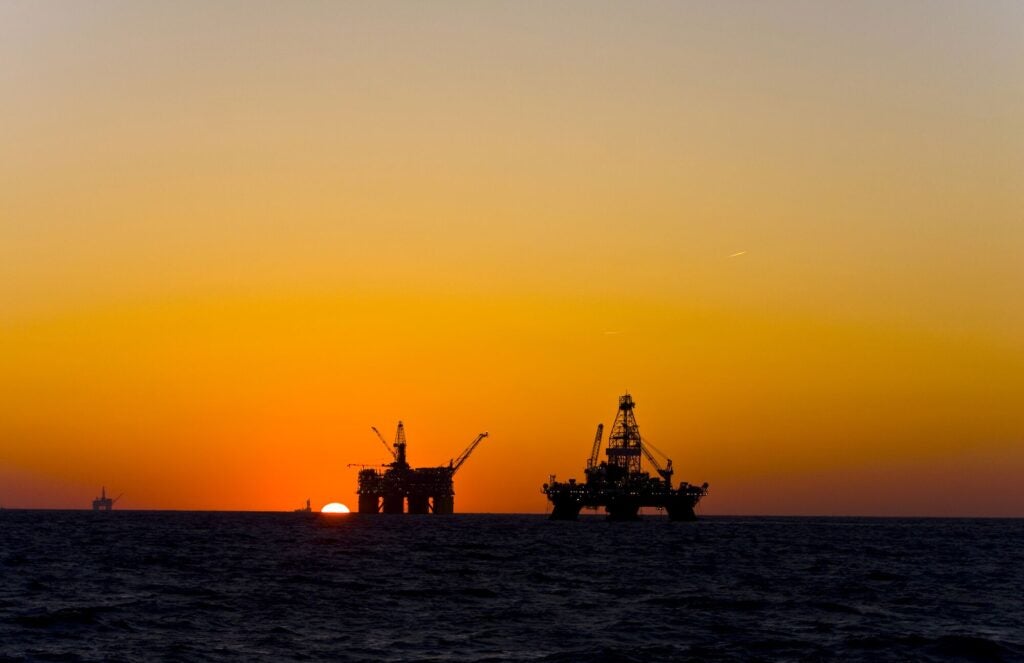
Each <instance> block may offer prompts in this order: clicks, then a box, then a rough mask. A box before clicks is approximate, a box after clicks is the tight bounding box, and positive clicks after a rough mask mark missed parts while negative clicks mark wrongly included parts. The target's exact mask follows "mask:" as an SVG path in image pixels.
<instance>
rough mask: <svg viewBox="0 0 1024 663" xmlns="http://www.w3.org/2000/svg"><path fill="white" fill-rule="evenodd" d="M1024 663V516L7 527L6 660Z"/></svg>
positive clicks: (39, 517) (0, 641) (131, 522)
mask: <svg viewBox="0 0 1024 663" xmlns="http://www.w3.org/2000/svg"><path fill="white" fill-rule="evenodd" d="M159 659H177V660H432V659H435V660H436V659H443V660H449V659H450V660H540V661H584V660H597V661H602V660H603V661H619V660H623V661H666V660H734V661H751V660H864V661H879V660H900V661H902V660H936V661H945V660H987V661H999V660H1024V521H1022V520H891V519H812V518H705V519H703V520H701V521H700V522H697V523H669V522H666V521H664V520H663V519H660V518H658V519H655V518H652V519H650V520H647V521H644V522H639V523H607V522H604V521H603V520H601V519H598V518H591V519H587V520H584V521H583V522H578V523H565V522H549V521H547V520H546V519H544V518H543V517H542V516H486V515H461V516H459V515H457V516H451V517H439V518H438V517H430V516H405V517H403V516H392V517H387V516H378V517H365V516H364V517H359V516H347V517H344V516H343V517H333V518H331V517H325V516H319V515H316V514H290V513H289V514H269V513H184V512H179V513H173V512H171V513H167V512H164V513H160V512H114V513H110V514H94V513H91V512H43V511H35V512H33V511H3V512H0V660H14V661H20V660H134V661H151V660H159Z"/></svg>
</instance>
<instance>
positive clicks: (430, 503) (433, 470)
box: [349, 421, 487, 514]
mask: <svg viewBox="0 0 1024 663" xmlns="http://www.w3.org/2000/svg"><path fill="white" fill-rule="evenodd" d="M371 430H372V431H373V432H374V434H375V435H376V436H377V439H379V440H380V441H381V442H382V443H383V444H384V447H385V448H386V449H387V450H388V453H389V454H390V455H391V458H392V462H390V463H387V464H385V465H380V466H377V467H381V468H386V469H384V470H383V471H381V470H379V469H375V468H374V467H370V466H366V465H349V467H362V468H363V469H361V470H360V471H359V489H358V490H357V491H356V492H357V493H358V495H359V513H406V509H405V506H406V503H408V513H411V514H428V513H435V514H450V513H454V512H455V488H454V481H453V479H454V477H455V473H456V472H458V471H459V468H460V467H462V466H463V465H464V464H465V462H466V461H467V460H469V457H470V455H471V454H472V453H473V450H475V449H476V447H477V445H479V444H480V442H481V441H483V439H484V438H485V437H487V433H480V434H479V435H477V436H476V439H474V440H473V441H472V442H470V443H469V446H468V447H466V448H465V449H464V450H463V452H462V453H461V454H459V455H458V456H456V457H455V458H452V459H451V460H450V461H448V464H447V465H441V466H438V467H410V466H409V462H408V460H407V458H406V453H405V449H406V440H405V425H404V424H403V423H402V422H401V421H399V422H398V430H397V431H396V432H395V441H394V442H393V443H392V444H390V445H389V444H388V443H387V441H386V440H385V439H384V436H383V435H381V434H380V431H378V430H377V429H376V428H372V427H371Z"/></svg>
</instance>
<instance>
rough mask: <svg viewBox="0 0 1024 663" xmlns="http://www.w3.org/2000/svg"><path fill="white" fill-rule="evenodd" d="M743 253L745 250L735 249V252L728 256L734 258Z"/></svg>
mask: <svg viewBox="0 0 1024 663" xmlns="http://www.w3.org/2000/svg"><path fill="white" fill-rule="evenodd" d="M744 253H746V251H737V252H736V253H734V254H732V255H731V256H729V257H730V258H735V257H736V256H741V255H743V254H744Z"/></svg>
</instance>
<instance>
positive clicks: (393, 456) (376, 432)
mask: <svg viewBox="0 0 1024 663" xmlns="http://www.w3.org/2000/svg"><path fill="white" fill-rule="evenodd" d="M370 430H372V431H373V432H374V434H375V435H376V436H377V439H378V440H380V443H381V444H383V445H384V448H385V449H387V450H388V453H389V454H391V458H392V459H394V458H395V457H396V456H397V453H396V452H395V450H394V449H392V448H391V445H390V444H388V441H387V440H385V439H384V436H383V435H381V434H380V431H379V430H377V427H376V426H370Z"/></svg>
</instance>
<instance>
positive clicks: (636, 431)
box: [541, 394, 708, 520]
mask: <svg viewBox="0 0 1024 663" xmlns="http://www.w3.org/2000/svg"><path fill="white" fill-rule="evenodd" d="M634 407H636V403H635V402H634V401H633V397H632V396H630V395H629V394H626V395H625V396H622V397H620V398H619V411H618V413H617V414H616V415H615V423H614V424H613V425H612V432H611V434H610V435H609V436H608V448H607V449H606V450H605V454H606V455H607V457H608V459H607V460H604V461H600V462H598V456H599V455H600V452H601V436H602V434H603V433H604V424H598V426H597V435H596V436H595V437H594V445H593V447H592V448H591V451H590V458H589V459H587V468H586V470H584V472H585V474H586V477H587V478H586V482H585V483H577V482H576V479H569V480H568V481H555V476H554V475H551V482H550V483H546V484H544V486H543V488H542V489H541V490H542V492H543V493H544V494H545V495H547V497H548V499H549V500H550V501H551V504H552V505H553V507H554V508H553V510H552V512H551V518H552V519H554V520H576V518H577V517H578V516H579V513H580V510H581V509H584V508H587V509H596V508H598V507H601V506H603V507H604V508H605V511H606V512H607V513H608V519H609V520H636V519H637V517H638V514H639V512H640V507H644V506H653V507H658V508H659V509H664V510H665V511H667V512H668V517H669V520H696V518H697V516H696V514H695V513H694V507H696V506H697V503H698V502H700V499H701V498H702V497H704V496H705V495H706V494H707V492H708V484H706V483H705V484H704V485H702V486H694V485H691V484H689V483H686V482H685V481H684V482H681V483H680V484H679V487H678V488H673V487H672V475H673V473H674V470H673V469H672V459H671V458H669V457H668V456H666V455H665V454H663V453H662V452H660V451H658V449H656V448H655V447H654V445H652V444H651V443H650V442H649V441H647V440H645V439H643V438H642V437H640V428H639V426H637V423H636V417H635V416H634V414H633V408H634ZM655 454H657V457H656V455H655ZM641 457H643V458H646V459H647V461H648V462H649V463H650V464H651V465H652V466H653V467H654V469H655V471H656V472H657V475H658V476H654V477H652V476H651V475H650V474H649V473H647V472H644V471H643V469H642V467H641ZM658 457H660V458H661V459H662V460H658Z"/></svg>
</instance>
